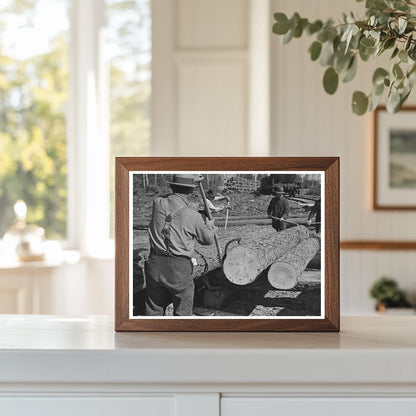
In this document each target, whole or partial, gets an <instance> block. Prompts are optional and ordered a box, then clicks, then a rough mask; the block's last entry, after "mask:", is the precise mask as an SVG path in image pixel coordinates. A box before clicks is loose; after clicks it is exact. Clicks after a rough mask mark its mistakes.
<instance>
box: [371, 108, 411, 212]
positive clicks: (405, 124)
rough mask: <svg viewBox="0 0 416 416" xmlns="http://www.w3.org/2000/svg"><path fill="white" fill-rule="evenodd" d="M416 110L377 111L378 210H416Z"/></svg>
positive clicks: (375, 114)
mask: <svg viewBox="0 0 416 416" xmlns="http://www.w3.org/2000/svg"><path fill="white" fill-rule="evenodd" d="M415 120H416V107H405V108H403V109H402V110H401V111H400V112H399V113H396V114H390V113H388V112H387V110H386V109H385V108H384V107H380V108H378V109H377V110H376V111H375V112H374V176H373V178H374V180H373V188H374V192H373V195H374V198H373V208H374V209H390V210H410V209H416V121H415Z"/></svg>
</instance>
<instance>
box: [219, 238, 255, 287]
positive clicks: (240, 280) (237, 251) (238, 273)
mask: <svg viewBox="0 0 416 416" xmlns="http://www.w3.org/2000/svg"><path fill="white" fill-rule="evenodd" d="M223 269H224V273H225V275H226V276H227V279H228V280H229V281H230V282H232V283H234V284H236V285H247V284H249V283H251V282H253V281H254V280H255V279H256V277H257V275H258V274H259V272H260V270H259V264H258V260H257V255H256V252H255V251H254V250H252V249H251V248H248V247H243V246H236V247H233V248H232V249H231V250H230V251H229V252H228V253H227V257H226V258H225V261H224V266H223Z"/></svg>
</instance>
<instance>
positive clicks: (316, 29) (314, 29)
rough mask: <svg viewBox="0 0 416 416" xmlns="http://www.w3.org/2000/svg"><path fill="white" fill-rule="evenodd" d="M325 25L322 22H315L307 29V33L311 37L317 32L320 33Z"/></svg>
mask: <svg viewBox="0 0 416 416" xmlns="http://www.w3.org/2000/svg"><path fill="white" fill-rule="evenodd" d="M322 26H323V23H322V21H321V20H315V21H314V22H313V23H311V24H309V26H308V27H307V32H308V33H309V34H310V35H313V34H314V33H316V32H319V31H320V30H321V29H322Z"/></svg>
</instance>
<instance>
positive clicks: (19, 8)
mask: <svg viewBox="0 0 416 416" xmlns="http://www.w3.org/2000/svg"><path fill="white" fill-rule="evenodd" d="M69 9H70V4H69V0H32V1H23V0H3V1H2V2H1V6H0V237H1V236H2V235H3V234H4V232H5V231H6V230H7V228H8V226H9V225H10V224H11V223H12V222H13V219H14V213H13V205H14V203H15V202H16V200H18V199H23V200H25V202H26V203H27V205H28V216H27V220H28V222H32V223H36V224H38V225H40V226H42V227H44V228H45V231H46V235H47V237H48V238H61V239H62V238H65V237H66V224H67V187H66V174H67V155H66V145H67V135H66V110H67V101H68V70H69V65H68V46H69ZM51 15H53V16H54V17H53V19H51Z"/></svg>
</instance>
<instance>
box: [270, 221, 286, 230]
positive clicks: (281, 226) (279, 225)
mask: <svg viewBox="0 0 416 416" xmlns="http://www.w3.org/2000/svg"><path fill="white" fill-rule="evenodd" d="M272 227H273V228H274V229H275V230H276V231H284V230H286V228H287V222H285V221H280V220H272Z"/></svg>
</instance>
